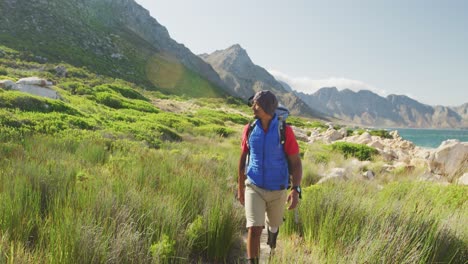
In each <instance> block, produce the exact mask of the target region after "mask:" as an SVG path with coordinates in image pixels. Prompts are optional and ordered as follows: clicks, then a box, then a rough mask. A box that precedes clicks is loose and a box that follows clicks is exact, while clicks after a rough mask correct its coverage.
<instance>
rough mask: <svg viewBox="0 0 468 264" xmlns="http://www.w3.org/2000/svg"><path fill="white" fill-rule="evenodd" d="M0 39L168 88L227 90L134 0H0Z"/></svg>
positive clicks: (39, 54)
mask: <svg viewBox="0 0 468 264" xmlns="http://www.w3.org/2000/svg"><path fill="white" fill-rule="evenodd" d="M0 43H1V45H5V46H9V47H14V48H16V49H19V50H23V51H30V52H31V54H35V55H34V57H33V58H32V59H35V60H37V61H39V62H45V61H48V62H60V61H65V62H67V63H70V64H73V65H78V66H84V67H87V68H91V69H92V70H95V71H97V72H99V73H101V74H106V75H110V76H114V77H116V78H122V79H126V80H130V81H133V82H136V83H144V84H146V85H148V86H154V87H156V88H161V89H163V90H166V91H168V92H174V93H185V94H189V95H191V94H200V93H203V94H204V95H208V96H209V95H222V94H226V91H228V89H225V88H226V86H225V85H224V83H223V81H222V80H221V79H220V78H219V76H218V74H217V73H216V72H215V71H214V70H213V69H212V67H211V66H210V65H209V64H207V63H206V62H204V61H203V60H202V59H200V58H199V57H198V56H196V55H194V54H193V53H192V52H191V51H190V50H189V49H188V48H186V47H185V46H184V45H182V44H179V43H177V42H176V41H175V40H173V39H172V38H171V37H170V35H169V32H168V31H167V29H166V28H165V27H164V26H162V25H161V24H159V23H158V22H157V20H156V19H154V18H153V17H151V16H150V13H149V12H148V10H146V9H144V8H143V7H141V6H140V5H139V4H137V3H136V2H135V1H134V0H0ZM188 84H192V85H191V87H190V88H189V87H188ZM193 84H197V85H196V87H197V89H201V90H202V91H191V90H190V89H195V88H193V87H194V85H193Z"/></svg>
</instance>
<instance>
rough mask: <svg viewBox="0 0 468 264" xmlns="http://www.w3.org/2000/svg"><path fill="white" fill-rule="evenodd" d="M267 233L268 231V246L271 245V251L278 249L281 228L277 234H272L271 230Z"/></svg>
mask: <svg viewBox="0 0 468 264" xmlns="http://www.w3.org/2000/svg"><path fill="white" fill-rule="evenodd" d="M267 231H268V240H267V245H269V246H270V248H271V249H274V248H276V238H277V237H278V234H279V228H278V231H276V233H272V232H270V229H267Z"/></svg>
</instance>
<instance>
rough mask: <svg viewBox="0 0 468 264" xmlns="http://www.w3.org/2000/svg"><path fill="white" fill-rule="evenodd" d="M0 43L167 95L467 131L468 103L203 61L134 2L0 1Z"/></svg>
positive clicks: (227, 56)
mask: <svg viewBox="0 0 468 264" xmlns="http://www.w3.org/2000/svg"><path fill="white" fill-rule="evenodd" d="M201 30H203V29H201ZM0 45H4V46H7V47H12V48H14V49H16V50H19V51H21V52H23V53H24V54H25V56H29V58H28V60H35V61H37V62H39V63H45V62H48V63H56V64H60V63H61V62H67V63H70V64H72V65H76V66H82V67H86V68H89V69H91V70H93V71H95V72H97V73H99V74H103V75H108V76H111V77H114V78H120V79H125V80H127V81H132V82H135V83H137V84H140V85H142V86H143V87H145V88H147V89H156V90H160V91H162V92H165V93H171V94H178V95H185V96H189V97H226V96H235V97H240V98H242V99H247V98H248V97H249V96H251V95H253V94H254V93H255V92H256V91H258V90H262V89H268V90H271V91H273V92H275V94H276V95H277V96H278V98H279V100H280V102H281V103H282V104H284V105H286V106H287V107H289V108H290V110H291V112H292V114H293V115H301V116H305V117H313V118H320V119H328V118H331V119H334V118H336V119H339V122H343V123H350V124H356V125H366V126H385V127H389V126H395V127H434V128H454V127H465V128H466V127H468V121H467V120H468V114H467V107H468V104H464V105H462V106H459V107H444V106H429V105H424V104H421V103H419V102H417V101H415V100H413V99H410V98H408V97H406V96H401V95H390V96H387V97H386V98H384V97H381V96H379V95H377V94H374V93H372V92H370V91H359V92H353V91H351V90H346V89H345V90H342V91H338V90H337V89H336V88H322V89H320V90H319V91H317V92H316V93H314V94H304V93H300V92H296V91H294V87H290V86H289V85H288V84H287V83H284V82H281V81H278V80H276V79H275V78H274V77H273V76H272V75H271V74H270V73H268V72H267V71H266V70H265V69H264V68H262V67H261V66H258V65H256V64H254V62H252V60H251V59H250V58H249V56H248V55H247V52H246V51H245V50H244V49H243V48H242V47H241V46H240V45H233V46H231V47H229V48H227V49H225V50H218V51H215V52H213V53H211V54H202V55H199V56H197V55H195V54H193V53H192V52H191V51H190V50H189V49H188V48H187V47H185V46H184V45H183V44H180V43H177V42H176V41H175V40H173V39H172V38H171V37H170V35H169V32H168V31H167V29H166V28H165V27H164V26H162V25H161V24H159V23H158V22H157V20H156V19H155V18H153V17H151V16H150V13H149V12H148V10H146V9H144V8H143V7H141V6H140V5H139V4H137V3H136V2H135V1H134V0H80V1H77V0H47V1H45V0H28V1H26V0H0ZM0 55H1V54H0Z"/></svg>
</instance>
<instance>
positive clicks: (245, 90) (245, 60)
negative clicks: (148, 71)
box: [199, 44, 327, 119]
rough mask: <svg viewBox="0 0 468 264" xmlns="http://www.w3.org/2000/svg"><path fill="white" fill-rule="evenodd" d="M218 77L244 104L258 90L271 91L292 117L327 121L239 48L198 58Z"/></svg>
mask: <svg viewBox="0 0 468 264" xmlns="http://www.w3.org/2000/svg"><path fill="white" fill-rule="evenodd" d="M199 56H200V57H201V58H202V59H204V60H205V61H206V62H207V63H209V64H210V65H211V66H212V67H213V69H214V70H215V71H216V72H217V73H218V75H219V76H220V77H221V79H222V80H223V81H224V82H225V83H226V85H227V86H228V87H229V88H230V89H231V90H232V91H233V92H234V94H235V95H236V96H238V97H240V98H242V99H244V100H246V99H248V98H249V97H250V96H251V95H253V94H254V93H255V92H257V91H259V90H270V91H272V92H273V93H275V95H276V96H277V97H278V100H279V101H280V103H282V104H283V105H285V106H286V107H288V108H289V109H290V111H291V113H292V114H293V115H301V116H305V117H314V118H321V119H327V117H326V116H324V115H323V113H321V112H319V111H317V110H316V109H314V108H312V107H310V106H308V105H307V104H306V103H305V102H303V100H302V99H300V98H299V97H298V96H296V95H295V94H294V93H293V92H291V91H288V89H287V88H285V87H284V86H283V84H281V83H280V82H278V81H277V80H276V79H275V78H274V77H273V76H272V75H271V74H270V73H269V72H268V71H267V70H265V69H264V68H262V67H261V66H258V65H256V64H255V63H254V62H253V61H252V60H251V58H250V57H249V55H248V54H247V51H246V50H245V49H243V48H242V47H241V46H240V45H239V44H234V45H232V46H230V47H228V48H227V49H224V50H216V51H214V52H212V53H211V54H206V53H205V54H200V55H199Z"/></svg>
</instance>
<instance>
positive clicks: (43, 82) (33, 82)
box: [16, 77, 52, 87]
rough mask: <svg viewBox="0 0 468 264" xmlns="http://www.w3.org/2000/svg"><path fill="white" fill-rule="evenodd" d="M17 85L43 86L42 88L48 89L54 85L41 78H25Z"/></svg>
mask: <svg viewBox="0 0 468 264" xmlns="http://www.w3.org/2000/svg"><path fill="white" fill-rule="evenodd" d="M16 84H18V85H36V86H41V87H47V86H51V85H52V83H51V82H48V81H47V80H45V79H41V78H39V77H28V78H23V79H19V80H18V81H17V82H16Z"/></svg>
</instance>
